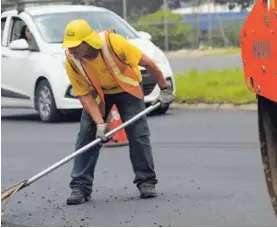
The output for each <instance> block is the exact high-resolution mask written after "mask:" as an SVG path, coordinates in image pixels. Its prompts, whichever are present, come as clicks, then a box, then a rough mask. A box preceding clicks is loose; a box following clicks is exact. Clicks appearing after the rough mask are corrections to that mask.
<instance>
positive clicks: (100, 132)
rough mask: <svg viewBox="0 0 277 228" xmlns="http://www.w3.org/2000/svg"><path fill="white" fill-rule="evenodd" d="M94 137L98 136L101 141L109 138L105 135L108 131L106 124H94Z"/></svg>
mask: <svg viewBox="0 0 277 228" xmlns="http://www.w3.org/2000/svg"><path fill="white" fill-rule="evenodd" d="M96 128H97V131H96V138H100V139H101V140H102V141H103V142H107V141H108V140H109V139H108V138H107V137H106V136H105V134H106V133H107V131H108V124H107V123H101V124H97V125H96Z"/></svg>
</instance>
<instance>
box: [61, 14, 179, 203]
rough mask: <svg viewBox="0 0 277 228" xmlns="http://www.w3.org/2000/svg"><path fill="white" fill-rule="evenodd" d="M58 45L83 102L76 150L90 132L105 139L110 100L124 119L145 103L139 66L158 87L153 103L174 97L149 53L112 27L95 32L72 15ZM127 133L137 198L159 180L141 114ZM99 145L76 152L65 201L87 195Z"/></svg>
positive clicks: (85, 198)
mask: <svg viewBox="0 0 277 228" xmlns="http://www.w3.org/2000/svg"><path fill="white" fill-rule="evenodd" d="M62 46H63V48H65V53H66V57H67V58H66V63H65V66H66V72H67V75H68V77H69V80H70V82H71V84H72V89H73V92H74V94H75V96H77V97H78V98H79V100H80V102H81V104H82V106H83V111H82V115H81V120H80V129H79V133H78V136H77V140H76V146H75V150H78V149H80V148H81V147H84V146H85V145H87V144H88V143H90V142H91V141H92V140H94V139H95V138H100V139H101V141H102V142H107V140H108V139H107V138H106V137H105V134H106V133H107V130H108V123H107V122H106V121H107V117H108V115H109V112H110V110H111V108H112V106H113V105H116V107H117V109H118V112H119V114H120V116H121V119H122V121H123V122H125V121H127V120H129V119H130V118H132V117H133V116H135V115H136V114H138V113H140V112H142V111H143V110H144V109H145V104H144V97H143V91H142V88H141V80H142V76H141V74H140V70H139V66H143V67H145V68H146V69H147V70H148V72H149V73H150V74H151V75H152V76H153V77H154V78H156V80H157V83H158V85H159V87H160V89H161V92H160V95H159V97H158V99H157V100H156V101H155V103H156V102H158V101H159V102H160V103H161V106H167V105H169V104H170V103H172V102H173V101H174V95H173V92H172V89H171V87H169V86H168V85H167V83H166V80H165V79H164V76H163V74H162V73H161V71H160V69H159V68H158V66H157V65H156V64H155V63H154V62H153V61H152V59H150V58H149V57H147V55H145V54H144V53H143V52H142V51H141V50H140V49H138V48H137V47H136V46H134V45H133V44H131V43H130V42H129V41H128V40H126V39H125V38H124V37H123V36H121V35H119V34H117V33H116V32H115V31H113V30H107V31H104V32H101V33H98V32H96V31H95V30H93V29H92V28H91V27H90V25H89V23H88V22H87V21H85V20H82V19H76V20H73V21H71V22H69V23H68V24H67V25H66V27H65V34H64V40H63V45H62ZM126 135H127V138H128V141H129V152H130V160H131V164H132V167H133V171H134V173H135V178H134V181H133V183H134V184H136V187H137V188H138V190H139V192H140V197H141V198H152V197H156V196H157V192H156V189H155V185H156V184H157V183H158V181H157V177H156V173H155V170H154V161H153V155H152V147H151V142H150V138H149V137H150V131H149V126H148V123H147V119H146V117H145V116H144V117H142V118H140V119H139V120H137V121H136V122H134V123H133V124H131V125H129V126H127V127H126ZM101 145H102V143H100V144H99V145H98V146H95V147H92V148H90V149H88V150H87V151H86V152H84V153H83V154H81V155H79V156H77V157H76V158H75V160H74V164H73V169H72V171H71V178H72V179H71V181H70V184H69V185H70V188H71V189H72V192H71V195H70V196H69V197H68V198H67V201H66V202H67V204H68V205H76V204H81V203H84V202H86V201H88V200H89V199H90V198H91V193H92V186H93V181H94V170H95V166H96V163H97V160H98V156H99V151H100V148H101ZM114 162H115V163H116V162H117V161H116V159H115V160H114ZM107 168H108V167H107Z"/></svg>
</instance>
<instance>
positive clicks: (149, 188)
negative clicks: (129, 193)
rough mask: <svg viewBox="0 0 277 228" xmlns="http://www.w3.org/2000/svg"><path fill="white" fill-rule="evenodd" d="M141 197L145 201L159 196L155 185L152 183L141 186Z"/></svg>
mask: <svg viewBox="0 0 277 228" xmlns="http://www.w3.org/2000/svg"><path fill="white" fill-rule="evenodd" d="M138 189H139V192H140V197H141V198H143V199H146V198H153V197H156V196H157V192H156V190H155V185H154V184H150V183H143V184H140V185H139V187H138Z"/></svg>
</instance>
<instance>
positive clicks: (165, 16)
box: [163, 0, 168, 51]
mask: <svg viewBox="0 0 277 228" xmlns="http://www.w3.org/2000/svg"><path fill="white" fill-rule="evenodd" d="M163 5H164V45H165V51H168V20H167V0H164V3H163Z"/></svg>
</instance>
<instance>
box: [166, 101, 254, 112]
mask: <svg viewBox="0 0 277 228" xmlns="http://www.w3.org/2000/svg"><path fill="white" fill-rule="evenodd" d="M171 109H222V110H245V111H257V105H256V104H254V103H253V104H246V105H234V104H205V103H198V104H186V103H173V104H171Z"/></svg>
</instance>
